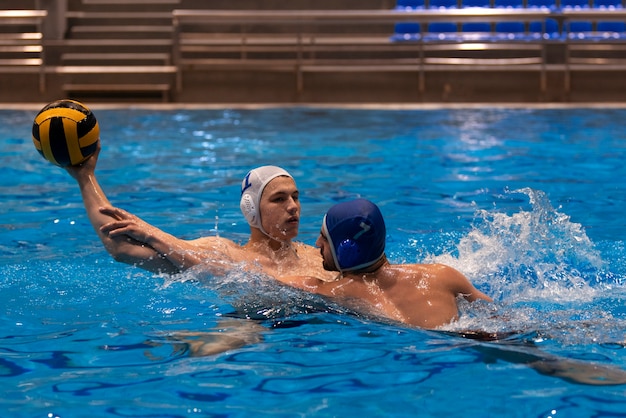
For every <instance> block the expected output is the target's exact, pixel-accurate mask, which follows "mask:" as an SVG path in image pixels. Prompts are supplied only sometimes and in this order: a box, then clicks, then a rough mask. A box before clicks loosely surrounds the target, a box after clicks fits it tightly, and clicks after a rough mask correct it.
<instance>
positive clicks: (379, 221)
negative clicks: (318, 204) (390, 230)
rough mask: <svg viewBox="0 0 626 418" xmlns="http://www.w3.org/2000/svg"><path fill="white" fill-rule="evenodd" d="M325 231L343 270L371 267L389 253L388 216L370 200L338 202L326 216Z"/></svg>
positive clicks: (337, 262)
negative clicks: (385, 217)
mask: <svg viewBox="0 0 626 418" xmlns="http://www.w3.org/2000/svg"><path fill="white" fill-rule="evenodd" d="M322 231H323V232H324V235H325V236H326V239H327V240H328V243H329V244H330V248H331V252H332V255H333V259H334V261H335V266H336V267H337V269H338V270H339V271H340V272H345V271H355V270H361V269H364V268H367V267H370V266H372V265H374V264H375V263H377V262H378V261H379V260H380V259H381V258H382V257H383V256H384V255H385V238H386V235H387V230H386V228H385V220H384V219H383V215H382V214H381V213H380V209H378V206H376V205H375V204H374V203H372V202H370V201H369V200H366V199H356V200H351V201H349V202H343V203H338V204H336V205H335V206H333V207H332V208H330V209H329V210H328V212H327V213H326V216H324V221H323V222H322Z"/></svg>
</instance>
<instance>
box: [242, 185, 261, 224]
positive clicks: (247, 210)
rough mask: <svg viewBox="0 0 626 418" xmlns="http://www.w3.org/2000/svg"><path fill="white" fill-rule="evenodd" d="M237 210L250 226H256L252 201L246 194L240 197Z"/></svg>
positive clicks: (255, 214)
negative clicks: (238, 209) (239, 210)
mask: <svg viewBox="0 0 626 418" xmlns="http://www.w3.org/2000/svg"><path fill="white" fill-rule="evenodd" d="M239 208H240V209H241V212H242V213H243V216H244V217H245V218H246V221H248V223H249V224H250V225H256V216H257V211H256V207H255V206H254V199H253V198H252V196H250V195H249V194H248V193H245V194H244V195H243V196H241V202H240V203H239Z"/></svg>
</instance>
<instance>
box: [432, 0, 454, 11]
mask: <svg viewBox="0 0 626 418" xmlns="http://www.w3.org/2000/svg"><path fill="white" fill-rule="evenodd" d="M428 7H429V8H431V9H456V8H457V7H459V4H458V1H457V0H430V1H429V2H428Z"/></svg>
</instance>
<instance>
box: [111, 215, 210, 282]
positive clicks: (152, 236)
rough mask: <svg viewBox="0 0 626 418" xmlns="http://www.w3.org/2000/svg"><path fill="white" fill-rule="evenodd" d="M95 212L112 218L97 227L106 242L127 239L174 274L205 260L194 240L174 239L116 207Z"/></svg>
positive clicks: (203, 253)
mask: <svg viewBox="0 0 626 418" xmlns="http://www.w3.org/2000/svg"><path fill="white" fill-rule="evenodd" d="M99 210H100V213H102V214H104V215H107V216H108V217H109V219H111V218H113V219H115V220H113V221H110V222H108V223H106V224H104V225H102V226H100V232H101V233H102V234H104V235H106V236H108V237H110V239H119V238H123V237H128V238H130V239H132V240H134V241H136V242H137V243H139V244H141V246H145V247H148V248H150V249H153V250H154V251H156V252H157V253H158V254H159V255H160V256H161V257H162V258H164V259H167V260H168V261H169V262H170V263H171V264H172V265H173V266H174V267H176V269H177V270H178V271H183V270H186V269H188V268H190V267H193V266H195V265H197V264H200V263H201V262H202V261H203V260H204V259H205V258H206V254H205V251H204V249H203V248H202V247H200V246H199V245H198V244H197V243H196V242H197V241H186V240H183V239H180V238H177V237H175V236H173V235H171V234H168V233H166V232H164V231H162V230H161V229H159V228H157V227H155V226H153V225H150V224H149V223H147V222H146V221H144V220H143V219H141V218H139V217H137V216H135V215H133V214H132V213H129V212H127V211H125V210H123V209H120V208H115V207H112V206H105V207H102V208H100V209H99ZM206 240H207V239H205V241H206ZM131 258H132V255H131Z"/></svg>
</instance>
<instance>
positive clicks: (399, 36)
mask: <svg viewBox="0 0 626 418" xmlns="http://www.w3.org/2000/svg"><path fill="white" fill-rule="evenodd" d="M420 32H421V26H420V24H419V23H414V22H399V23H396V25H395V28H394V34H393V35H392V36H391V40H392V41H393V42H407V41H408V42H410V41H418V40H419V39H420V38H421V33H420Z"/></svg>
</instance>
